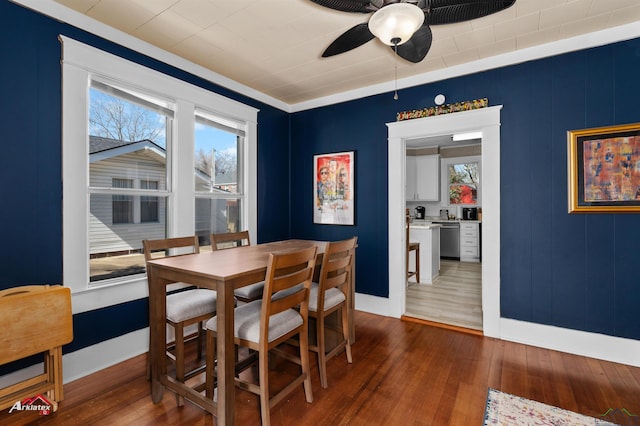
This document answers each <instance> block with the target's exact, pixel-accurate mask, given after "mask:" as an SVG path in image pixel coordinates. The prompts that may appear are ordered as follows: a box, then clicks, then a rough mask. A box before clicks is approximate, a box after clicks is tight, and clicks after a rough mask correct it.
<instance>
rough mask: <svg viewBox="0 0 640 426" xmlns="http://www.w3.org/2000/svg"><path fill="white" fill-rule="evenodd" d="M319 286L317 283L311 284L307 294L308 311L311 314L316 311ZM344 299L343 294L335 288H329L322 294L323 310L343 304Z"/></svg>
mask: <svg viewBox="0 0 640 426" xmlns="http://www.w3.org/2000/svg"><path fill="white" fill-rule="evenodd" d="M319 288H320V285H319V284H318V283H311V292H310V293H309V310H310V311H313V312H317V311H318V289H319ZM345 299H346V298H345V297H344V293H343V292H341V291H340V290H338V289H337V288H335V287H334V288H330V289H329V290H327V291H325V292H324V310H325V311H326V310H327V309H330V308H333V307H334V306H336V305H338V304H339V303H341V302H343V301H344V300H345Z"/></svg>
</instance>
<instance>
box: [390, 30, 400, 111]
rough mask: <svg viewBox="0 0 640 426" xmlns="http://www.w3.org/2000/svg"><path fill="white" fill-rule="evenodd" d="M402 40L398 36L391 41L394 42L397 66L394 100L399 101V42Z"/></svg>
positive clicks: (395, 64)
mask: <svg viewBox="0 0 640 426" xmlns="http://www.w3.org/2000/svg"><path fill="white" fill-rule="evenodd" d="M399 41H400V39H398V38H393V39H391V42H392V43H393V50H394V52H395V58H394V66H395V91H394V93H393V100H394V101H397V100H398V42H399Z"/></svg>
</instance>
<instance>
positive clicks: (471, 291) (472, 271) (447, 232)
mask: <svg viewBox="0 0 640 426" xmlns="http://www.w3.org/2000/svg"><path fill="white" fill-rule="evenodd" d="M468 136H469V138H464V139H463V140H457V141H456V140H454V137H453V135H451V134H448V135H442V136H435V137H428V138H419V139H407V140H406V147H407V179H412V178H413V176H412V173H411V170H410V163H409V161H410V160H412V157H413V158H421V157H416V156H419V155H427V156H430V157H428V158H433V156H434V155H436V156H437V157H436V158H437V160H436V161H433V160H430V162H426V161H424V160H423V161H416V160H414V161H413V163H414V164H416V165H418V164H420V167H422V170H420V171H418V170H416V176H417V174H418V173H419V172H420V173H421V175H422V176H423V179H426V180H427V181H431V182H434V181H433V179H434V178H435V179H437V180H435V182H434V183H433V184H432V186H433V187H434V188H437V191H438V193H439V194H440V195H439V196H437V197H436V198H435V199H432V200H428V201H415V200H413V199H411V191H412V189H413V188H411V186H412V185H411V184H410V183H409V182H407V188H408V189H407V191H409V192H410V193H409V194H405V197H409V199H408V200H406V207H407V208H408V209H409V211H410V212H412V211H414V210H415V211H416V213H417V212H418V209H417V208H416V207H415V206H417V205H418V204H423V206H421V207H422V209H421V212H422V215H423V216H425V218H426V219H431V220H439V221H440V222H442V224H441V225H442V226H441V228H440V260H439V265H440V267H439V274H438V267H437V265H435V264H434V266H433V267H431V265H429V267H427V268H426V269H427V271H432V272H431V274H434V273H435V274H438V275H437V276H436V277H435V278H434V279H431V277H424V274H422V278H423V279H422V283H416V282H415V279H413V280H409V283H408V287H407V289H406V300H405V313H404V315H403V317H407V318H415V319H419V320H423V321H428V322H430V323H438V324H444V325H447V326H453V327H459V328H464V329H466V330H475V331H480V332H482V263H481V262H480V261H481V258H480V250H479V249H480V247H479V245H478V241H479V235H480V227H479V224H475V223H473V224H471V223H469V222H463V221H462V222H461V221H460V218H461V217H462V207H463V206H461V205H459V204H458V205H456V204H452V203H451V202H450V195H451V194H450V193H449V186H448V184H447V183H448V181H449V177H450V169H451V168H456V170H457V171H464V177H467V176H469V177H470V179H471V182H472V183H473V182H478V179H477V177H480V179H479V182H480V183H482V181H483V180H482V178H481V175H482V167H481V164H480V163H481V153H482V143H481V142H482V141H481V139H479V138H478V135H473V137H471V136H472V135H468ZM438 163H439V164H438ZM438 165H439V167H438ZM434 167H435V168H437V169H436V170H438V171H437V172H436V173H434V172H433V170H434V169H433V168H434ZM429 170H432V171H431V173H430V172H429ZM458 173H460V172H458ZM424 185H425V184H424V183H423V184H422V185H421V187H422V188H425V186H424ZM416 186H417V185H416ZM427 187H428V188H431V186H427ZM415 192H416V191H415V190H414V193H415ZM459 194H461V192H460V193H459ZM462 203H464V206H465V207H469V206H470V205H474V206H476V207H479V206H481V205H482V186H481V185H478V186H477V187H476V189H475V192H474V193H473V194H472V193H468V194H467V196H466V198H464V199H463V198H462V195H460V204H462ZM425 206H426V207H425ZM443 212H445V216H448V217H449V218H451V216H455V217H456V220H455V221H447V219H446V218H443ZM443 221H444V222H443ZM476 226H477V228H475V227H476ZM461 236H464V237H463V238H462V239H463V240H464V241H465V244H464V246H463V245H462V244H461ZM425 250H426V251H425ZM474 251H475V254H474ZM421 252H422V260H423V261H428V260H429V259H433V258H434V257H433V256H431V255H430V250H429V247H424V248H422V249H421ZM463 252H464V255H463ZM410 257H411V259H410V263H411V264H412V263H413V262H412V261H413V256H410ZM434 270H435V271H434ZM427 283H428V284H427Z"/></svg>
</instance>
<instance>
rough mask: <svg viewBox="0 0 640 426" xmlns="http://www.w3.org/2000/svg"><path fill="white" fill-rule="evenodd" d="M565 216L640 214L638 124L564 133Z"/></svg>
mask: <svg viewBox="0 0 640 426" xmlns="http://www.w3.org/2000/svg"><path fill="white" fill-rule="evenodd" d="M568 145H569V147H568V160H569V169H568V175H569V176H568V177H569V179H568V180H569V213H616V212H620V213H629V212H640V123H635V124H626V125H620V126H610V127H599V128H593V129H584V130H572V131H569V132H568Z"/></svg>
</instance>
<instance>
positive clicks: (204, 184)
mask: <svg viewBox="0 0 640 426" xmlns="http://www.w3.org/2000/svg"><path fill="white" fill-rule="evenodd" d="M195 126H196V127H195V145H194V148H195V152H194V162H195V163H194V168H195V170H196V175H195V179H194V191H195V193H196V211H195V224H196V234H198V235H199V236H200V237H201V238H200V239H201V243H202V244H203V245H210V244H211V242H210V241H209V235H211V233H222V232H237V231H241V230H243V229H244V227H243V223H242V214H241V211H242V207H243V198H244V190H243V188H244V184H243V179H242V162H240V161H238V160H239V159H240V158H242V156H243V155H242V152H243V146H244V143H245V142H244V141H245V132H244V130H243V126H242V123H239V122H235V121H233V120H229V119H227V118H224V117H221V116H216V115H215V114H212V113H210V112H205V111H201V110H197V111H196V116H195Z"/></svg>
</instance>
